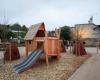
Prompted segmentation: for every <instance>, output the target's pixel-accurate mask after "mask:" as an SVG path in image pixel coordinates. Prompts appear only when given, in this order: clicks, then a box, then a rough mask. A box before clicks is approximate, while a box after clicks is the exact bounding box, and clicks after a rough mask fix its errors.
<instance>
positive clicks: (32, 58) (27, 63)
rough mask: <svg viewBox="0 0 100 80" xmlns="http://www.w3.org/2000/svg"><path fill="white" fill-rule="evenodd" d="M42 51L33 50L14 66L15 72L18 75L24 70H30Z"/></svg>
mask: <svg viewBox="0 0 100 80" xmlns="http://www.w3.org/2000/svg"><path fill="white" fill-rule="evenodd" d="M42 53H43V50H41V49H37V50H33V51H32V53H31V54H30V55H29V56H28V57H27V58H26V59H25V60H24V61H23V62H22V63H20V64H17V65H15V66H14V69H15V72H16V73H20V72H22V71H24V70H25V69H28V68H30V67H31V66H32V65H33V64H34V63H35V62H36V60H37V59H38V58H39V57H40V56H41V55H42Z"/></svg>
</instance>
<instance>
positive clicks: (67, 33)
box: [60, 26, 71, 46]
mask: <svg viewBox="0 0 100 80" xmlns="http://www.w3.org/2000/svg"><path fill="white" fill-rule="evenodd" d="M60 38H61V39H62V40H63V43H64V45H67V46H68V43H67V41H70V40H71V30H70V27H69V26H63V27H62V28H61V32H60Z"/></svg>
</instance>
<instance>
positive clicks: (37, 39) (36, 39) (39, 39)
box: [35, 37, 44, 41]
mask: <svg viewBox="0 0 100 80" xmlns="http://www.w3.org/2000/svg"><path fill="white" fill-rule="evenodd" d="M35 41H44V37H36V38H35Z"/></svg>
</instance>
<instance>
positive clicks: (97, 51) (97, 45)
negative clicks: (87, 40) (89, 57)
mask: <svg viewBox="0 0 100 80" xmlns="http://www.w3.org/2000/svg"><path fill="white" fill-rule="evenodd" d="M99 45H100V43H99V40H98V42H97V54H98V53H99Z"/></svg>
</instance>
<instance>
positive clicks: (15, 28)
mask: <svg viewBox="0 0 100 80" xmlns="http://www.w3.org/2000/svg"><path fill="white" fill-rule="evenodd" d="M20 29H21V25H20V24H18V23H15V24H13V25H12V26H11V30H15V31H19V30H20Z"/></svg>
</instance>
